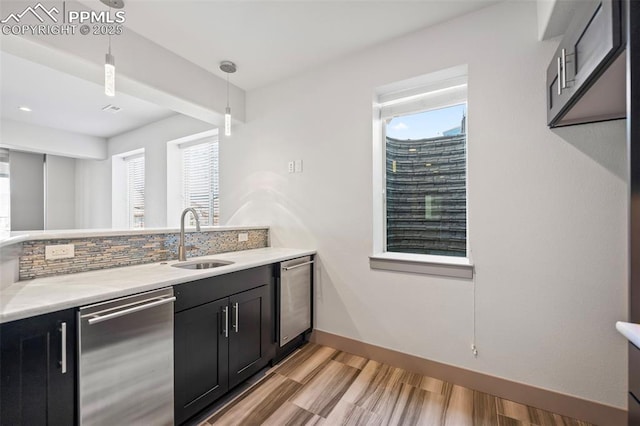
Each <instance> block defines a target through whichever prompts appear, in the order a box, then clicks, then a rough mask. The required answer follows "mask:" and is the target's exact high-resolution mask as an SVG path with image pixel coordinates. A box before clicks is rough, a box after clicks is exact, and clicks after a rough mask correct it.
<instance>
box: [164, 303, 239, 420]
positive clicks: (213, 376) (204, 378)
mask: <svg viewBox="0 0 640 426" xmlns="http://www.w3.org/2000/svg"><path fill="white" fill-rule="evenodd" d="M227 303H228V299H222V300H216V301H214V302H209V303H206V304H204V305H201V306H198V307H195V308H192V309H188V310H186V311H183V312H180V313H177V314H176V315H175V319H174V321H175V322H174V328H175V336H174V344H175V353H174V364H175V368H174V375H175V408H176V409H175V422H176V424H180V423H182V422H183V421H185V420H186V419H188V418H189V417H191V416H192V415H194V414H196V413H197V412H199V411H200V410H202V409H203V408H205V407H206V406H207V405H209V404H210V403H212V402H213V401H215V400H216V399H218V398H219V397H221V396H222V395H224V394H225V392H227V390H228V389H229V378H228V353H229V352H228V348H229V340H228V339H227V338H226V337H225V330H224V327H225V313H226V312H224V311H223V310H224V309H227Z"/></svg>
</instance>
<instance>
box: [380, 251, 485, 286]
mask: <svg viewBox="0 0 640 426" xmlns="http://www.w3.org/2000/svg"><path fill="white" fill-rule="evenodd" d="M369 266H370V267H371V269H382V270H386V271H396V272H411V273H414V274H426V275H439V276H443V277H451V278H464V279H471V278H473V264H472V263H471V262H470V261H469V259H467V258H466V257H460V258H457V257H449V256H431V255H424V254H410V253H390V252H386V253H379V254H374V255H371V256H369Z"/></svg>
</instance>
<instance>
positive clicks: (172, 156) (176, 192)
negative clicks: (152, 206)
mask: <svg viewBox="0 0 640 426" xmlns="http://www.w3.org/2000/svg"><path fill="white" fill-rule="evenodd" d="M208 142H214V143H217V144H218V224H217V225H208V224H207V225H202V226H209V227H211V226H220V220H221V216H222V205H221V203H220V138H219V132H218V129H212V130H207V131H204V132H200V133H196V134H192V135H188V136H185V137H181V138H178V139H174V140H170V141H168V142H167V143H166V149H167V225H168V226H170V227H179V226H180V213H181V212H182V211H183V210H184V208H185V207H184V204H185V201H186V194H185V188H184V184H185V176H184V154H183V149H185V148H188V147H191V146H195V145H199V144H203V143H208ZM212 214H213V212H212ZM189 217H190V216H189ZM213 217H214V216H212V218H213ZM190 220H191V219H190Z"/></svg>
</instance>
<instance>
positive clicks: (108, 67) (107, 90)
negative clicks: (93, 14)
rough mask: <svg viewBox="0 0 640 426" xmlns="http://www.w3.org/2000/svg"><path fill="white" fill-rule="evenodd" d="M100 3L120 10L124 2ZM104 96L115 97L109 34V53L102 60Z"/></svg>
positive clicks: (110, 0)
mask: <svg viewBox="0 0 640 426" xmlns="http://www.w3.org/2000/svg"><path fill="white" fill-rule="evenodd" d="M100 2H102V3H104V4H105V5H107V6H109V13H111V8H114V9H122V8H123V7H124V0H100ZM104 94H105V95H107V96H115V95H116V58H115V57H114V56H113V55H112V54H111V34H109V52H108V53H107V54H106V56H105V59H104Z"/></svg>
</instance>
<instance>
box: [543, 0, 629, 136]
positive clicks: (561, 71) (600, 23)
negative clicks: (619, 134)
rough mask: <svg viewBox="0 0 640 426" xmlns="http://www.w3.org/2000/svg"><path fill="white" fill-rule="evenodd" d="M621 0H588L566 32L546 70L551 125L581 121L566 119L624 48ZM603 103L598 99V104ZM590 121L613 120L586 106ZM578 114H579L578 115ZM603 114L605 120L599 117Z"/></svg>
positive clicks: (585, 111) (578, 118)
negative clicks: (572, 108)
mask: <svg viewBox="0 0 640 426" xmlns="http://www.w3.org/2000/svg"><path fill="white" fill-rule="evenodd" d="M622 40H623V37H622V4H621V1H620V0H599V1H596V0H589V1H585V2H584V3H581V4H580V7H579V8H578V10H577V11H576V14H575V16H574V19H573V20H572V21H571V24H570V25H569V28H568V29H567V33H566V34H565V36H564V38H563V39H562V41H561V42H560V45H559V46H558V50H557V51H556V53H555V55H554V58H553V60H552V61H551V63H550V64H549V67H548V68H547V119H548V123H549V125H551V126H556V125H568V124H575V123H577V122H580V118H581V117H580V116H579V114H580V113H581V112H576V113H575V114H570V115H568V116H567V117H564V116H565V114H566V113H567V111H568V110H569V109H570V108H571V107H573V105H575V103H576V102H577V101H578V99H579V98H580V97H581V96H582V95H583V94H584V93H585V92H586V91H587V90H588V89H589V88H590V87H591V86H592V85H593V84H594V83H595V82H596V81H597V79H598V77H599V76H600V75H601V74H602V73H603V72H604V71H605V70H606V69H607V67H608V66H609V65H610V64H611V63H612V62H613V60H614V59H615V58H616V57H617V56H618V53H619V52H620V51H621V49H622V46H623V44H624V43H623V41H622ZM598 102H602V98H601V99H596V100H595V103H598ZM582 110H583V112H582V113H583V114H587V115H590V114H593V115H594V116H593V117H585V118H589V120H587V121H598V119H611V118H619V117H608V116H606V112H604V111H602V112H600V111H599V110H598V108H597V107H591V106H583V107H582ZM576 114H578V115H576ZM600 115H602V117H599V116H600Z"/></svg>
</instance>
